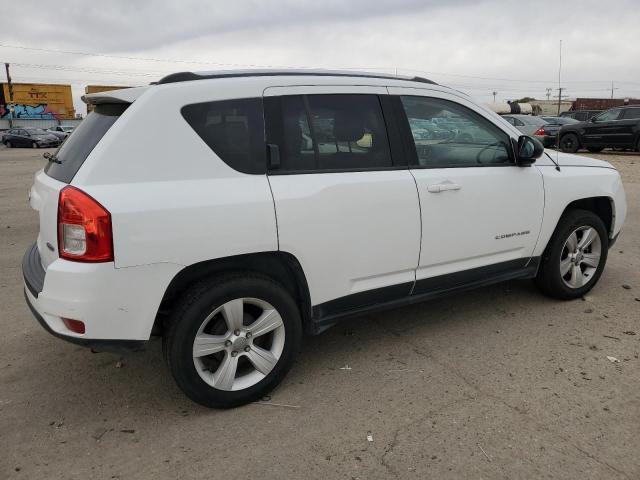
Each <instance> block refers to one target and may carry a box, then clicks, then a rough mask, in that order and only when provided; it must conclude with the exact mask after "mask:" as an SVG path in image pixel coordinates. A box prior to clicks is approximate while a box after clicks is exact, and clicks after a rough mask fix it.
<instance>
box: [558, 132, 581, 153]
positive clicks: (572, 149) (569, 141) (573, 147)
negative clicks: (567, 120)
mask: <svg viewBox="0 0 640 480" xmlns="http://www.w3.org/2000/svg"><path fill="white" fill-rule="evenodd" d="M579 147H580V142H579V141H578V136H577V135H576V134H575V133H566V134H564V135H563V136H562V138H560V150H562V151H563V152H565V153H576V152H577V151H578V148H579Z"/></svg>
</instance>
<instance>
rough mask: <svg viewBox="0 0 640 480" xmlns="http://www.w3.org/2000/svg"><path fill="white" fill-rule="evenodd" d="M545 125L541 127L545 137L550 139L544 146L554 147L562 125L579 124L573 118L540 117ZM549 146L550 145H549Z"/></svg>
mask: <svg viewBox="0 0 640 480" xmlns="http://www.w3.org/2000/svg"><path fill="white" fill-rule="evenodd" d="M540 118H542V119H543V120H544V121H545V122H547V124H546V125H545V126H544V127H543V129H544V133H545V136H547V137H551V138H550V139H549V140H547V144H546V145H545V146H553V147H555V146H556V144H557V141H558V132H559V131H560V127H562V125H571V124H574V123H579V122H578V120H576V119H575V118H570V117H540ZM549 144H550V145H549Z"/></svg>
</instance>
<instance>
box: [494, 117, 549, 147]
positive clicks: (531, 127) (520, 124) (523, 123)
mask: <svg viewBox="0 0 640 480" xmlns="http://www.w3.org/2000/svg"><path fill="white" fill-rule="evenodd" d="M502 117H503V118H504V119H505V120H506V121H507V122H509V123H510V124H511V125H513V126H514V127H516V128H517V129H518V130H520V131H521V132H522V133H524V134H525V135H531V136H533V137H535V138H537V139H538V140H540V141H541V142H542V144H543V145H544V146H545V147H551V146H553V145H555V143H556V133H557V132H556V133H551V132H547V130H546V127H547V122H545V121H544V120H543V119H542V117H534V116H532V115H514V114H511V115H503V116H502Z"/></svg>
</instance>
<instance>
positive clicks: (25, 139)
mask: <svg viewBox="0 0 640 480" xmlns="http://www.w3.org/2000/svg"><path fill="white" fill-rule="evenodd" d="M15 144H16V145H17V146H20V147H27V146H30V145H31V138H30V137H29V134H28V133H27V131H26V130H22V129H20V130H18V131H17V134H16V136H15Z"/></svg>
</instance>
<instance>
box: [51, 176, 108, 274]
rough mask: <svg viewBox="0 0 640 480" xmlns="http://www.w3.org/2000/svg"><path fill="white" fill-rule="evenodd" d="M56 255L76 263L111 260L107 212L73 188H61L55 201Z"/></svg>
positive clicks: (87, 196) (90, 198)
mask: <svg viewBox="0 0 640 480" xmlns="http://www.w3.org/2000/svg"><path fill="white" fill-rule="evenodd" d="M58 249H59V251H60V257H62V258H65V259H67V260H74V261H76V262H111V261H113V235H112V232H111V214H110V213H109V212H108V211H107V209H105V208H104V207H103V206H102V205H100V204H99V203H98V202H96V201H95V200H94V199H93V198H92V197H90V196H89V195H87V194H86V193H84V192H83V191H82V190H79V189H77V188H75V187H71V186H68V187H65V188H63V189H62V190H61V191H60V198H59V200H58Z"/></svg>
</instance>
